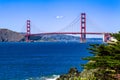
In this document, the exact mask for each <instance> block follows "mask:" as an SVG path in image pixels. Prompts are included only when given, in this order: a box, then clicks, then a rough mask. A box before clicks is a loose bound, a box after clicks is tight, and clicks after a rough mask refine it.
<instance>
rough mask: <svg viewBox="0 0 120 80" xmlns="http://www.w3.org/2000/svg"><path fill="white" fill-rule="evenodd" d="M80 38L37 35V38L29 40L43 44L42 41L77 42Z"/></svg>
mask: <svg viewBox="0 0 120 80" xmlns="http://www.w3.org/2000/svg"><path fill="white" fill-rule="evenodd" d="M79 39H80V38H79V37H75V36H70V35H63V34H53V35H39V36H31V37H30V40H34V41H38V42H43V41H51V42H54V41H78V40H79Z"/></svg>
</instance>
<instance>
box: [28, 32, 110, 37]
mask: <svg viewBox="0 0 120 80" xmlns="http://www.w3.org/2000/svg"><path fill="white" fill-rule="evenodd" d="M50 34H75V35H76V34H83V33H81V32H46V33H37V34H30V35H31V36H35V35H50ZM84 34H89V35H103V34H107V33H102V32H86V33H84ZM108 34H109V33H108Z"/></svg>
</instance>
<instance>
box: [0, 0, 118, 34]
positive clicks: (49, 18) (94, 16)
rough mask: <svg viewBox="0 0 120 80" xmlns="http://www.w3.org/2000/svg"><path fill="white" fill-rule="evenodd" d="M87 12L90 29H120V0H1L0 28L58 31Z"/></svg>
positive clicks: (113, 30)
mask: <svg viewBox="0 0 120 80" xmlns="http://www.w3.org/2000/svg"><path fill="white" fill-rule="evenodd" d="M83 12H85V13H86V15H87V17H86V18H87V32H118V31H120V0H0V28H7V29H10V30H13V31H17V32H24V31H25V30H26V20H28V19H29V20H31V27H32V30H33V31H32V32H31V33H38V32H39V33H40V32H56V31H59V30H60V29H62V28H64V27H66V26H67V25H69V24H70V23H71V22H72V21H73V20H74V19H75V18H76V17H77V16H78V15H80V14H81V13H83Z"/></svg>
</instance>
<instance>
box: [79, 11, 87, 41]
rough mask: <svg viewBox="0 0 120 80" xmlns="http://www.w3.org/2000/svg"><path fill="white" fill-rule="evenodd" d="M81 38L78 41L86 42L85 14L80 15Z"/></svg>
mask: <svg viewBox="0 0 120 80" xmlns="http://www.w3.org/2000/svg"><path fill="white" fill-rule="evenodd" d="M80 29H81V36H80V41H81V42H85V41H86V13H81V26H80Z"/></svg>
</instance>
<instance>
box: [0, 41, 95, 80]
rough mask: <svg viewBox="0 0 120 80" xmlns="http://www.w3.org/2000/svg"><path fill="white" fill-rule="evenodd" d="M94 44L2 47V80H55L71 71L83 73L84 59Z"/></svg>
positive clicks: (7, 45)
mask: <svg viewBox="0 0 120 80" xmlns="http://www.w3.org/2000/svg"><path fill="white" fill-rule="evenodd" d="M89 44H93V43H90V42H89V43H79V42H39V43H37V42H36V43H34V42H33V43H25V42H23V43H20V42H19V43H12V42H11V43H0V80H54V79H55V78H56V77H59V75H60V74H65V73H67V72H68V71H69V69H70V68H71V67H76V68H77V69H78V70H79V71H82V67H81V66H80V64H84V63H86V62H87V61H83V60H82V59H81V58H83V57H86V56H90V54H89V51H88V50H87V48H88V47H89Z"/></svg>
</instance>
